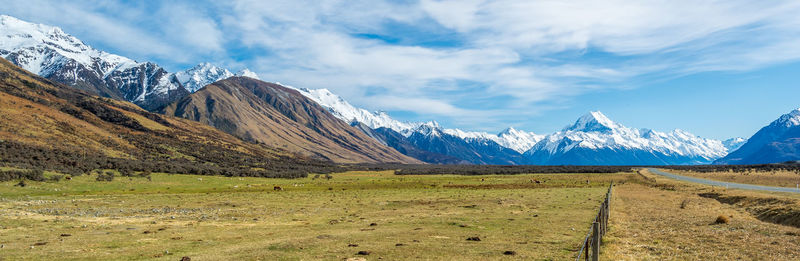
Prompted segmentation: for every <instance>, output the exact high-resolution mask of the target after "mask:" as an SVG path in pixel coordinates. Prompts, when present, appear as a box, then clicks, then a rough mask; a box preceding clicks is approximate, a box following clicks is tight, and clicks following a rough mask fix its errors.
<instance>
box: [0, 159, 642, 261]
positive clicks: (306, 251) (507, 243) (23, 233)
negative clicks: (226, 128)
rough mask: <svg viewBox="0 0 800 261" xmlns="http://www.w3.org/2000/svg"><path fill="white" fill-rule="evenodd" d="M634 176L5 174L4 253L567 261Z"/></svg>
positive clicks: (0, 190)
mask: <svg viewBox="0 0 800 261" xmlns="http://www.w3.org/2000/svg"><path fill="white" fill-rule="evenodd" d="M632 177H634V175H632V174H549V175H514V176H453V175H437V176H395V175H392V174H391V172H348V173H340V174H333V175H332V178H331V179H326V178H325V177H324V176H322V177H320V178H316V179H315V178H314V177H313V176H312V177H309V178H306V179H294V180H290V179H265V178H228V177H219V176H193V175H167V174H153V176H152V180H147V179H144V178H127V177H124V178H123V177H117V178H116V179H115V180H114V181H111V182H101V181H95V178H96V177H95V175H91V176H88V175H85V176H79V177H74V178H72V180H62V181H60V182H27V186H25V187H18V186H14V184H16V183H17V182H4V183H0V244H2V248H0V257H2V258H4V259H7V260H18V259H27V260H56V259H58V260H76V259H81V260H86V259H88V260H137V259H139V260H142V259H147V260H151V259H157V260H178V259H180V258H181V257H183V256H188V257H191V258H192V260H240V259H256V260H259V259H260V260H276V259H281V260H320V259H322V260H342V259H347V258H366V259H369V260H378V259H384V260H399V259H420V260H478V259H479V260H499V259H508V258H517V259H534V260H565V259H570V258H572V257H573V256H574V255H575V252H574V250H575V249H576V248H577V247H578V244H579V242H580V241H581V239H582V237H583V236H584V235H585V233H586V231H587V229H588V227H589V224H590V222H591V220H592V218H593V217H594V214H595V213H596V211H597V208H598V206H599V203H600V202H601V201H602V200H603V196H604V193H605V191H606V187H607V185H608V184H609V182H610V181H612V180H616V181H621V180H626V179H629V178H632ZM532 179H538V180H546V181H547V182H546V183H544V184H535V183H532V182H531V180H532ZM587 180H588V181H589V184H587V182H586V181H587ZM275 186H280V187H281V188H282V189H283V190H281V191H276V190H274V187H275ZM619 201H622V200H619ZM620 216H622V215H620ZM470 237H477V238H479V239H480V241H469V240H467V239H468V238H470ZM507 251H511V252H508V253H505V252H507ZM359 252H361V254H359ZM365 254H367V255H365ZM507 254H509V255H507Z"/></svg>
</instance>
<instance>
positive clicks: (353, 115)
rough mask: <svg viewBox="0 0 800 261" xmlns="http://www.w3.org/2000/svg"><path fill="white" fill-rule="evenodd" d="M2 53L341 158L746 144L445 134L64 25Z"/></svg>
mask: <svg viewBox="0 0 800 261" xmlns="http://www.w3.org/2000/svg"><path fill="white" fill-rule="evenodd" d="M0 56H2V57H3V58H5V59H8V60H9V61H11V62H12V63H14V64H16V65H18V66H20V67H22V68H24V69H26V70H28V71H30V72H32V73H36V74H38V75H40V76H42V77H45V78H48V79H50V80H53V81H56V82H60V83H64V84H66V85H69V86H72V87H75V88H78V89H82V90H86V91H89V92H92V93H96V94H98V95H100V96H104V97H109V98H114V99H118V100H123V101H129V102H132V103H135V104H136V105H139V106H141V107H142V108H144V109H147V110H149V111H156V112H161V113H166V114H169V115H174V116H179V117H183V118H188V119H192V120H196V121H200V122H203V123H206V124H209V125H211V126H214V127H216V128H218V129H220V130H223V131H225V132H228V133H231V134H233V135H235V136H237V137H239V138H242V139H245V140H249V141H252V142H259V143H264V144H268V145H270V146H274V147H277V148H283V149H287V150H289V151H293V152H297V153H301V154H305V155H309V156H313V157H319V158H322V159H327V160H333V161H338V162H405V163H411V162H418V161H416V160H419V161H422V162H427V163H435V164H544V165H562V164H564V165H664V164H707V163H711V162H713V161H715V160H717V159H720V158H722V157H724V156H726V155H727V154H728V152H730V151H734V150H736V149H738V147H739V146H742V144H744V143H745V141H746V140H745V139H742V138H733V139H729V140H726V141H718V140H711V139H704V138H700V137H697V136H695V135H693V134H691V133H688V132H685V131H682V130H674V131H671V132H667V133H664V132H657V131H654V130H649V129H634V128H628V127H625V126H622V125H621V124H618V123H615V122H613V121H611V120H610V119H608V118H607V117H606V116H605V115H603V114H602V113H600V112H591V113H588V114H587V115H584V116H583V117H581V118H579V119H578V120H577V121H576V122H575V123H574V124H572V125H571V126H569V127H567V128H565V129H563V130H561V131H557V132H555V133H552V134H549V135H541V134H536V133H532V132H526V131H522V130H517V129H514V128H507V129H506V130H504V131H502V132H500V133H498V134H490V133H486V132H472V131H463V130H459V129H447V128H442V127H441V126H439V124H438V123H436V122H434V121H431V122H403V121H398V120H395V119H393V118H392V117H390V116H389V115H388V114H387V113H385V112H371V111H368V110H365V109H362V108H357V107H355V106H353V105H351V104H350V103H348V102H347V101H346V100H344V99H342V98H341V97H339V96H338V95H336V94H334V93H332V92H330V91H329V90H327V89H316V90H312V89H305V88H295V87H291V86H285V85H281V84H280V83H276V84H272V83H266V82H261V81H260V80H259V77H258V75H256V74H255V73H253V72H251V71H249V70H247V69H245V70H242V71H240V72H238V73H232V72H230V71H228V70H227V69H224V68H221V67H217V66H214V65H211V64H209V63H201V64H199V65H197V66H195V67H192V68H189V69H187V70H184V71H179V72H176V73H170V72H167V71H166V70H164V69H163V68H161V67H160V66H158V65H157V64H154V63H150V62H137V61H134V60H132V59H129V58H126V57H122V56H118V55H114V54H109V53H106V52H103V51H100V50H96V49H94V48H91V47H90V46H88V45H86V44H84V43H83V42H82V41H80V40H79V39H77V38H75V37H74V36H71V35H69V34H66V33H64V32H63V31H62V30H61V29H59V28H57V27H53V26H48V25H41V24H34V23H29V22H25V21H22V20H19V19H16V18H13V17H10V16H0ZM236 76H240V77H236ZM212 83H217V84H212ZM297 94H299V95H297ZM331 119H338V120H331ZM748 144H749V143H748ZM745 147H746V146H742V149H740V150H744V149H746V148H745ZM748 148H749V147H748ZM720 162H721V161H720Z"/></svg>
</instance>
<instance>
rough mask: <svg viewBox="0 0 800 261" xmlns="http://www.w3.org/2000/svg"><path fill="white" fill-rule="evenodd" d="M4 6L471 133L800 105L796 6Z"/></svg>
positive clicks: (710, 118)
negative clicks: (600, 116) (590, 114)
mask: <svg viewBox="0 0 800 261" xmlns="http://www.w3.org/2000/svg"><path fill="white" fill-rule="evenodd" d="M4 2H6V3H4V4H3V5H2V6H0V13H4V14H9V15H12V16H16V17H18V18H20V19H23V20H28V21H32V22H38V23H45V24H51V25H56V26H59V27H62V28H63V29H64V30H65V31H66V32H68V33H70V34H73V35H75V36H77V37H78V38H80V39H82V40H84V41H85V42H86V43H87V44H89V45H92V46H94V47H96V48H98V49H102V50H106V51H109V52H112V53H117V54H120V55H124V56H128V57H131V58H133V59H136V60H139V61H154V62H157V63H159V64H160V65H162V66H165V67H166V68H168V69H169V70H170V71H178V70H183V69H186V68H188V67H191V66H193V65H195V64H197V63H200V62H206V61H208V62H211V63H213V64H216V65H218V66H223V67H227V68H229V69H231V70H234V71H235V70H238V69H241V68H244V67H247V68H250V69H251V70H253V71H255V72H257V73H258V74H259V75H260V76H261V78H262V79H264V80H268V81H277V82H281V83H285V84H289V85H293V86H297V87H307V88H328V89H330V90H332V91H333V92H334V93H337V94H339V95H341V96H343V97H345V98H346V99H347V100H348V101H350V102H351V103H353V104H354V105H357V106H360V107H364V108H367V109H371V110H385V111H388V112H389V113H390V114H391V115H393V116H395V117H396V118H398V119H401V120H411V121H427V120H437V121H439V122H440V123H441V124H442V125H443V126H445V127H450V128H462V129H465V130H476V131H489V132H498V131H500V130H502V129H504V128H506V127H508V126H514V127H516V128H519V129H524V130H529V131H534V132H537V133H549V132H553V131H556V130H559V129H560V128H562V127H564V126H565V125H567V124H569V123H571V122H573V121H574V120H575V119H576V118H577V117H579V116H580V115H582V114H584V113H586V112H587V111H590V110H599V111H602V112H604V113H605V114H606V115H608V116H609V117H610V118H611V119H613V120H616V121H618V122H620V123H622V124H625V125H627V126H630V127H640V128H652V129H656V130H671V129H674V128H680V129H684V130H687V131H690V132H692V133H695V134H697V135H700V136H703V137H709V138H717V139H724V138H729V137H733V136H744V137H749V136H750V135H752V134H753V133H754V132H755V131H757V130H758V129H759V128H760V127H762V126H763V125H765V124H767V123H769V122H770V121H772V120H774V119H776V118H777V117H778V116H779V115H781V114H783V113H787V112H789V111H790V110H792V109H795V108H797V107H800V100H798V99H796V97H800V88H798V86H797V85H796V83H797V82H799V81H798V80H800V79H798V78H800V73H797V72H798V71H800V70H799V69H800V62H798V61H800V48H798V46H800V16H798V15H797V14H798V13H800V2H797V1H769V2H764V1H737V0H729V1H684V0H671V1H666V0H664V1H654V0H645V1H635V2H632V1H621V0H611V1H590V0H586V1H582V0H576V1H527V0H498V1H483V0H459V1H435V0H420V1H382V0H364V1H361V0H355V1H327V0H322V1H301V0H298V1H230V2H227V1H207V2H204V1H68V2H66V1H41V0H26V1H4ZM222 2H224V3H222Z"/></svg>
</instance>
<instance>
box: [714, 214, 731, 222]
mask: <svg viewBox="0 0 800 261" xmlns="http://www.w3.org/2000/svg"><path fill="white" fill-rule="evenodd" d="M728 222H730V219H728V217H726V216H725V215H719V216H718V217H717V220H716V221H714V224H728Z"/></svg>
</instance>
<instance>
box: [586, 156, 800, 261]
mask: <svg viewBox="0 0 800 261" xmlns="http://www.w3.org/2000/svg"><path fill="white" fill-rule="evenodd" d="M642 175H643V180H645V179H646V180H648V181H646V182H629V183H626V184H621V185H619V186H616V187H615V192H614V196H613V198H612V204H611V206H612V209H611V215H612V216H611V218H610V221H609V222H610V223H609V224H610V231H609V233H608V234H607V235H606V237H605V238H604V244H605V245H604V246H603V248H602V251H603V252H602V254H603V257H604V259H607V260H798V259H800V203H798V202H800V195H796V194H794V195H793V194H790V193H768V192H752V191H739V190H724V189H722V188H711V187H710V186H703V185H694V184H689V183H684V182H679V181H675V180H671V179H667V178H663V177H661V176H657V175H653V174H650V173H647V172H646V171H643V172H642ZM719 216H725V217H727V218H728V220H729V223H727V224H715V223H716V219H717V218H718V217H719Z"/></svg>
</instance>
